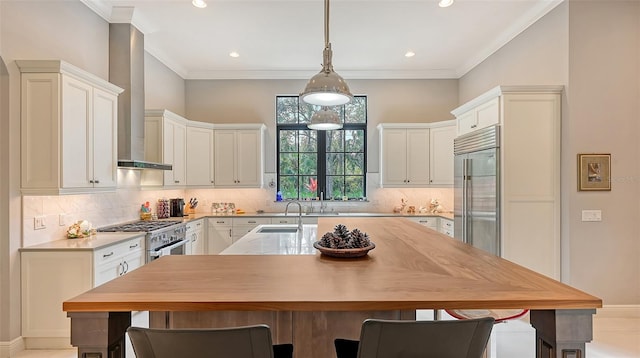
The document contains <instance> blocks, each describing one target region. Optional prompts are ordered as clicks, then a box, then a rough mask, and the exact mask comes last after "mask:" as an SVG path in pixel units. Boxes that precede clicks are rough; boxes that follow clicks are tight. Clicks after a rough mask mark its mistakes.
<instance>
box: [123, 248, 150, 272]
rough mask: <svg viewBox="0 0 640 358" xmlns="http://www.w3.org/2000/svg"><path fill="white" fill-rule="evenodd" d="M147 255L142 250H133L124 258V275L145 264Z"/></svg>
mask: <svg viewBox="0 0 640 358" xmlns="http://www.w3.org/2000/svg"><path fill="white" fill-rule="evenodd" d="M144 259H145V255H144V252H143V251H142V250H135V251H131V252H130V253H128V254H127V255H125V256H124V257H123V258H122V265H123V271H122V274H121V275H120V276H122V275H124V274H127V273H129V272H131V271H133V270H135V269H137V268H139V267H142V265H144Z"/></svg>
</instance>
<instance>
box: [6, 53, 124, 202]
mask: <svg viewBox="0 0 640 358" xmlns="http://www.w3.org/2000/svg"><path fill="white" fill-rule="evenodd" d="M16 64H17V66H18V68H19V69H20V72H21V143H22V144H21V153H22V160H21V174H22V179H21V189H22V193H23V194H27V195H51V194H54V195H55V194H75V193H90V192H97V191H109V190H115V188H116V177H117V123H118V119H117V113H118V111H117V103H118V94H120V93H121V92H122V91H123V90H122V89H121V88H120V87H117V86H115V85H113V84H111V83H109V82H108V81H105V80H103V79H101V78H99V77H97V76H95V75H92V74H90V73H88V72H85V71H83V70H81V69H79V68H77V67H75V66H72V65H70V64H68V63H66V62H63V61H53V60H46V61H44V60H42V61H41V60H35V61H16Z"/></svg>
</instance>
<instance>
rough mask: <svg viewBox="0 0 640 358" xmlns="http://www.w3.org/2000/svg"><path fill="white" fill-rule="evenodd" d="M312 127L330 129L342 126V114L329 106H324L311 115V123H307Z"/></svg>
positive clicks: (323, 129)
mask: <svg viewBox="0 0 640 358" xmlns="http://www.w3.org/2000/svg"><path fill="white" fill-rule="evenodd" d="M307 127H309V128H310V129H316V130H321V131H328V130H333V129H340V128H342V122H341V121H340V116H339V115H338V113H336V111H332V110H331V109H330V108H329V107H322V109H321V110H319V111H317V112H316V113H314V114H313V116H311V123H309V124H308V125H307Z"/></svg>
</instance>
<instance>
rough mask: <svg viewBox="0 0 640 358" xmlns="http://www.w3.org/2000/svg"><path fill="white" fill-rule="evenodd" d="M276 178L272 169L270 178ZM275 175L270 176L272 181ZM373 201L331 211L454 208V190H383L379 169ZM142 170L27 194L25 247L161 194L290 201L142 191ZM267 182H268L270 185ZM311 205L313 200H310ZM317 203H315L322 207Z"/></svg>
mask: <svg viewBox="0 0 640 358" xmlns="http://www.w3.org/2000/svg"><path fill="white" fill-rule="evenodd" d="M271 177H273V178H275V175H273V174H267V175H266V178H271ZM268 181H269V180H265V182H266V183H268ZM367 181H368V185H367V200H368V201H366V202H365V201H362V202H353V201H351V202H340V201H338V202H331V201H329V202H328V208H329V210H332V209H333V210H334V211H341V212H389V213H390V212H392V211H393V207H394V206H398V205H400V200H401V199H402V198H404V199H406V200H407V203H408V204H407V205H414V206H415V207H416V209H418V208H419V207H420V206H428V204H429V202H430V201H431V199H432V198H437V199H439V201H440V203H441V205H442V206H443V207H444V209H445V210H453V189H450V188H442V189H438V188H433V189H432V188H429V189H380V188H378V181H377V174H376V173H372V174H369V175H368V177H367ZM139 183H140V175H139V172H138V171H135V170H119V176H118V186H119V189H118V190H117V191H116V192H114V193H98V194H84V195H61V196H24V197H23V198H22V201H23V205H22V210H23V212H22V218H23V246H31V245H37V244H40V243H43V242H47V241H54V240H60V239H63V238H65V235H66V229H67V227H68V226H69V225H71V224H72V223H74V222H76V221H78V220H87V221H89V222H90V223H91V224H92V225H93V226H94V227H101V226H106V225H111V224H116V223H121V222H125V221H131V220H136V219H137V218H138V216H139V210H140V205H141V204H142V203H144V202H146V201H149V202H150V203H151V207H152V208H153V209H154V211H155V205H154V204H155V202H156V201H157V199H159V198H177V197H184V198H185V200H186V201H187V202H188V200H189V198H192V197H197V198H198V200H199V205H198V208H197V209H196V211H197V212H202V213H209V212H210V210H211V203H213V202H234V203H235V204H236V207H237V208H242V209H244V210H245V211H246V212H248V213H251V212H255V211H257V210H264V211H265V212H282V211H284V208H285V205H286V203H281V202H280V203H278V202H275V197H276V189H275V188H265V189H197V190H195V189H189V190H159V189H156V190H148V189H144V190H141V189H140V187H139ZM265 187H266V186H265ZM306 205H311V203H310V202H309V203H306ZM317 205H318V204H317V203H314V206H315V207H316V208H317ZM60 214H64V215H65V217H66V224H65V225H59V216H60ZM36 216H45V218H46V224H47V227H46V229H43V230H34V227H33V222H34V218H35V217H36Z"/></svg>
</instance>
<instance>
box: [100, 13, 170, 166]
mask: <svg viewBox="0 0 640 358" xmlns="http://www.w3.org/2000/svg"><path fill="white" fill-rule="evenodd" d="M109 82H111V83H113V84H115V85H117V86H120V87H121V88H124V92H122V94H120V97H118V167H120V168H134V169H160V170H171V169H172V166H171V164H162V163H151V162H147V161H145V160H144V35H143V34H142V32H140V31H139V30H138V29H137V28H136V27H135V26H133V25H132V24H130V23H111V24H109Z"/></svg>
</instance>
